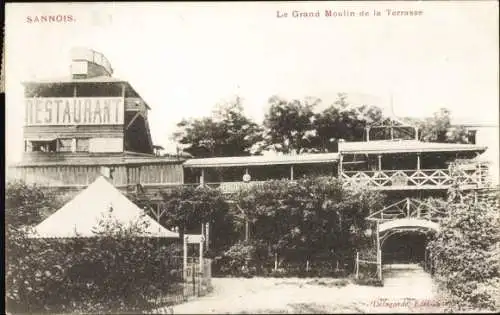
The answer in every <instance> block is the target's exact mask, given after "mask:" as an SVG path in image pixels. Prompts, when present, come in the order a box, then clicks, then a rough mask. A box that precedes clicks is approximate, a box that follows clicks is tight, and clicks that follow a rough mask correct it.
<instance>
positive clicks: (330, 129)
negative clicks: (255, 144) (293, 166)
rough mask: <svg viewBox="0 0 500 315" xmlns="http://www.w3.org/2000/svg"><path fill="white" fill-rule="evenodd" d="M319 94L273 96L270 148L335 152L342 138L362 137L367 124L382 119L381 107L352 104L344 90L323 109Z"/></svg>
mask: <svg viewBox="0 0 500 315" xmlns="http://www.w3.org/2000/svg"><path fill="white" fill-rule="evenodd" d="M320 103H321V101H320V100H319V99H317V98H310V99H306V100H304V101H301V100H292V101H287V100H285V99H282V98H279V97H277V96H273V97H271V98H270V99H269V104H270V108H269V111H268V113H267V114H266V117H265V119H264V128H265V135H266V136H265V139H264V140H265V142H266V144H267V148H272V149H274V150H276V151H278V152H284V153H301V152H334V151H336V143H337V141H338V140H339V139H344V140H347V141H360V140H363V135H364V131H365V127H366V126H368V125H370V124H375V123H379V122H382V120H383V119H384V117H383V115H382V111H381V109H380V108H378V107H376V106H369V105H362V106H353V105H350V104H349V102H348V100H347V95H346V94H345V93H340V94H338V99H337V100H336V101H335V102H334V103H333V104H332V105H330V106H329V107H327V108H325V109H324V110H322V111H315V108H316V107H317V106H318V105H319V104H320Z"/></svg>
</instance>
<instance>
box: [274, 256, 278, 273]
mask: <svg viewBox="0 0 500 315" xmlns="http://www.w3.org/2000/svg"><path fill="white" fill-rule="evenodd" d="M276 270H278V253H274V271H276Z"/></svg>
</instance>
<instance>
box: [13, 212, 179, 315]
mask: <svg viewBox="0 0 500 315" xmlns="http://www.w3.org/2000/svg"><path fill="white" fill-rule="evenodd" d="M141 228H142V224H137V225H134V226H132V227H130V228H128V227H127V228H124V227H122V226H120V225H118V224H116V222H109V221H108V220H107V219H106V220H103V221H102V222H101V223H100V226H98V229H97V230H98V232H99V231H100V232H101V233H102V235H101V236H99V237H96V238H86V239H28V238H26V231H25V230H22V229H13V228H11V229H9V232H8V235H7V238H8V240H9V246H8V247H7V251H8V252H7V264H6V267H7V272H6V289H7V292H6V297H7V299H6V302H7V310H8V311H9V312H13V313H40V312H49V313H53V312H83V313H123V312H140V311H142V310H144V309H147V308H149V307H151V304H150V300H151V299H152V298H155V297H157V296H159V295H160V294H163V293H165V292H168V290H169V288H170V286H171V285H172V284H173V283H175V282H177V281H180V277H181V276H182V275H181V273H180V272H178V270H179V268H182V261H181V260H180V259H179V261H178V262H176V261H175V260H172V259H168V258H169V255H170V252H171V251H172V250H171V247H172V246H174V245H168V244H165V243H163V242H162V241H161V240H158V239H151V238H144V237H136V235H137V234H136V233H135V232H137V231H138V230H139V229H141Z"/></svg>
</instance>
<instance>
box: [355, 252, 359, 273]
mask: <svg viewBox="0 0 500 315" xmlns="http://www.w3.org/2000/svg"><path fill="white" fill-rule="evenodd" d="M354 268H355V277H356V279H359V252H356V263H355V265H354Z"/></svg>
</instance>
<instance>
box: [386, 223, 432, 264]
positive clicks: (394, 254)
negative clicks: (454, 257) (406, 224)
mask: <svg viewBox="0 0 500 315" xmlns="http://www.w3.org/2000/svg"><path fill="white" fill-rule="evenodd" d="M434 233H435V231H433V230H423V229H395V230H392V231H390V232H388V233H387V235H385V237H384V239H383V240H382V241H381V244H380V245H381V254H382V263H383V264H384V265H388V264H420V263H424V262H425V261H426V259H427V252H426V248H427V243H428V242H429V240H430V239H431V238H432V235H433V234H434Z"/></svg>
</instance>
